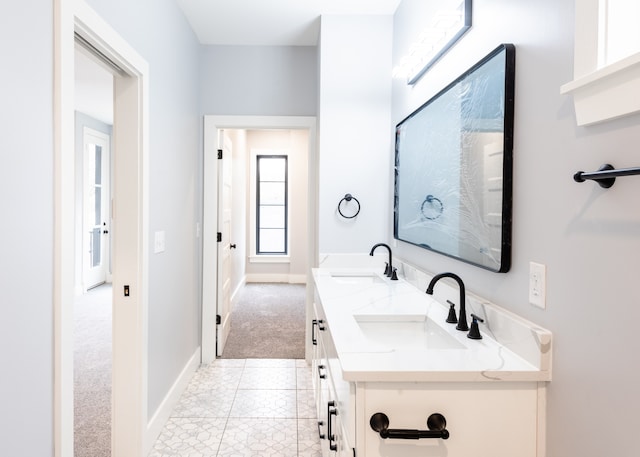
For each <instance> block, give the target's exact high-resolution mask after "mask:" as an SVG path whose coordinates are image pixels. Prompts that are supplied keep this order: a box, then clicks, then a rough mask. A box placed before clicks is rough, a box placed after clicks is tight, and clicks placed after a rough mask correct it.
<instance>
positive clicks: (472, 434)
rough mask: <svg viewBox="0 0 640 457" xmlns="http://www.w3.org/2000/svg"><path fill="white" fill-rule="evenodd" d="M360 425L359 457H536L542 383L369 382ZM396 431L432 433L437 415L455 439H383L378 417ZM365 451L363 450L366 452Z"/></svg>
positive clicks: (359, 411)
mask: <svg viewBox="0 0 640 457" xmlns="http://www.w3.org/2000/svg"><path fill="white" fill-rule="evenodd" d="M363 387H364V391H363V392H362V393H363V395H362V397H361V396H358V398H363V402H362V404H358V415H359V416H358V421H359V423H360V422H363V423H364V424H366V425H365V426H364V427H359V428H358V431H359V432H360V431H361V430H363V433H362V435H363V436H358V447H357V449H356V451H357V454H358V455H365V456H367V457H376V456H380V457H397V456H403V457H418V456H420V457H425V456H429V457H445V456H446V457H458V456H472V455H477V456H487V457H488V456H490V457H514V456H517V457H536V455H537V449H536V442H537V438H536V431H537V424H538V422H537V414H538V412H537V405H538V399H537V395H538V394H537V383H535V382H531V383H506V382H499V383H473V384H472V383H402V384H399V383H387V384H379V383H367V384H366V385H365V386H363ZM378 412H382V413H384V414H386V415H387V416H388V417H389V428H390V429H418V430H428V428H427V418H428V417H429V415H430V414H432V413H440V414H442V415H444V417H445V419H446V421H447V427H446V428H447V430H448V431H449V433H450V437H449V439H447V440H443V439H439V438H436V439H420V440H403V439H382V438H380V435H379V434H378V433H377V432H375V431H374V430H372V429H371V427H370V426H369V420H370V418H371V416H372V415H373V414H375V413H378ZM360 449H363V450H362V451H361V450H360Z"/></svg>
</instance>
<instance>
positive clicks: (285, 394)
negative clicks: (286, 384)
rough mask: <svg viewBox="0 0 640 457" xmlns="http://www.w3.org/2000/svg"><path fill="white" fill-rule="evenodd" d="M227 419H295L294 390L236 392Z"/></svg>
mask: <svg viewBox="0 0 640 457" xmlns="http://www.w3.org/2000/svg"><path fill="white" fill-rule="evenodd" d="M229 417H279V418H291V419H295V418H296V391H295V390H238V392H236V397H235V400H234V402H233V407H232V408H231V412H230V414H229Z"/></svg>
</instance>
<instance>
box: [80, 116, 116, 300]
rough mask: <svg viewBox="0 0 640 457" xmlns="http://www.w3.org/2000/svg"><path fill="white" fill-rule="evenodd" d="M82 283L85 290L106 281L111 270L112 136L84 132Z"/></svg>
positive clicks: (90, 131) (90, 130) (91, 131)
mask: <svg viewBox="0 0 640 457" xmlns="http://www.w3.org/2000/svg"><path fill="white" fill-rule="evenodd" d="M83 145H84V149H83V151H84V152H83V158H82V163H83V185H82V199H83V211H82V234H83V236H82V251H83V252H82V283H83V288H84V290H85V291H86V290H88V289H91V288H92V287H95V286H98V285H100V284H103V283H104V282H106V281H107V274H108V270H109V226H110V223H109V222H110V221H109V217H110V214H109V201H110V191H109V179H110V178H109V176H110V175H109V156H110V141H109V135H106V134H104V133H102V132H98V131H96V130H93V129H90V128H87V127H85V128H84V129H83Z"/></svg>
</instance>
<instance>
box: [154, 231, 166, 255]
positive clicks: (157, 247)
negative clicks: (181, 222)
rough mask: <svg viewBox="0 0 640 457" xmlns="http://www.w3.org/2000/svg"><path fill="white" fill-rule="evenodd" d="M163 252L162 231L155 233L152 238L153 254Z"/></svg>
mask: <svg viewBox="0 0 640 457" xmlns="http://www.w3.org/2000/svg"><path fill="white" fill-rule="evenodd" d="M159 252H164V230H161V231H159V232H155V233H154V236H153V253H154V254H158V253H159Z"/></svg>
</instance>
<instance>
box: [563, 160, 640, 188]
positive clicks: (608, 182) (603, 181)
mask: <svg viewBox="0 0 640 457" xmlns="http://www.w3.org/2000/svg"><path fill="white" fill-rule="evenodd" d="M632 175H640V167H635V168H620V169H618V170H616V169H615V168H614V167H613V165H611V164H609V163H605V164H604V165H602V166H601V167H600V168H598V171H591V172H584V171H578V172H577V173H576V174H574V175H573V180H574V181H575V182H585V181H586V180H587V179H592V180H594V181H597V182H598V184H599V185H600V187H604V188H605V189H608V188H609V187H611V186H613V184H614V183H615V182H616V178H617V177H618V176H632Z"/></svg>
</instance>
